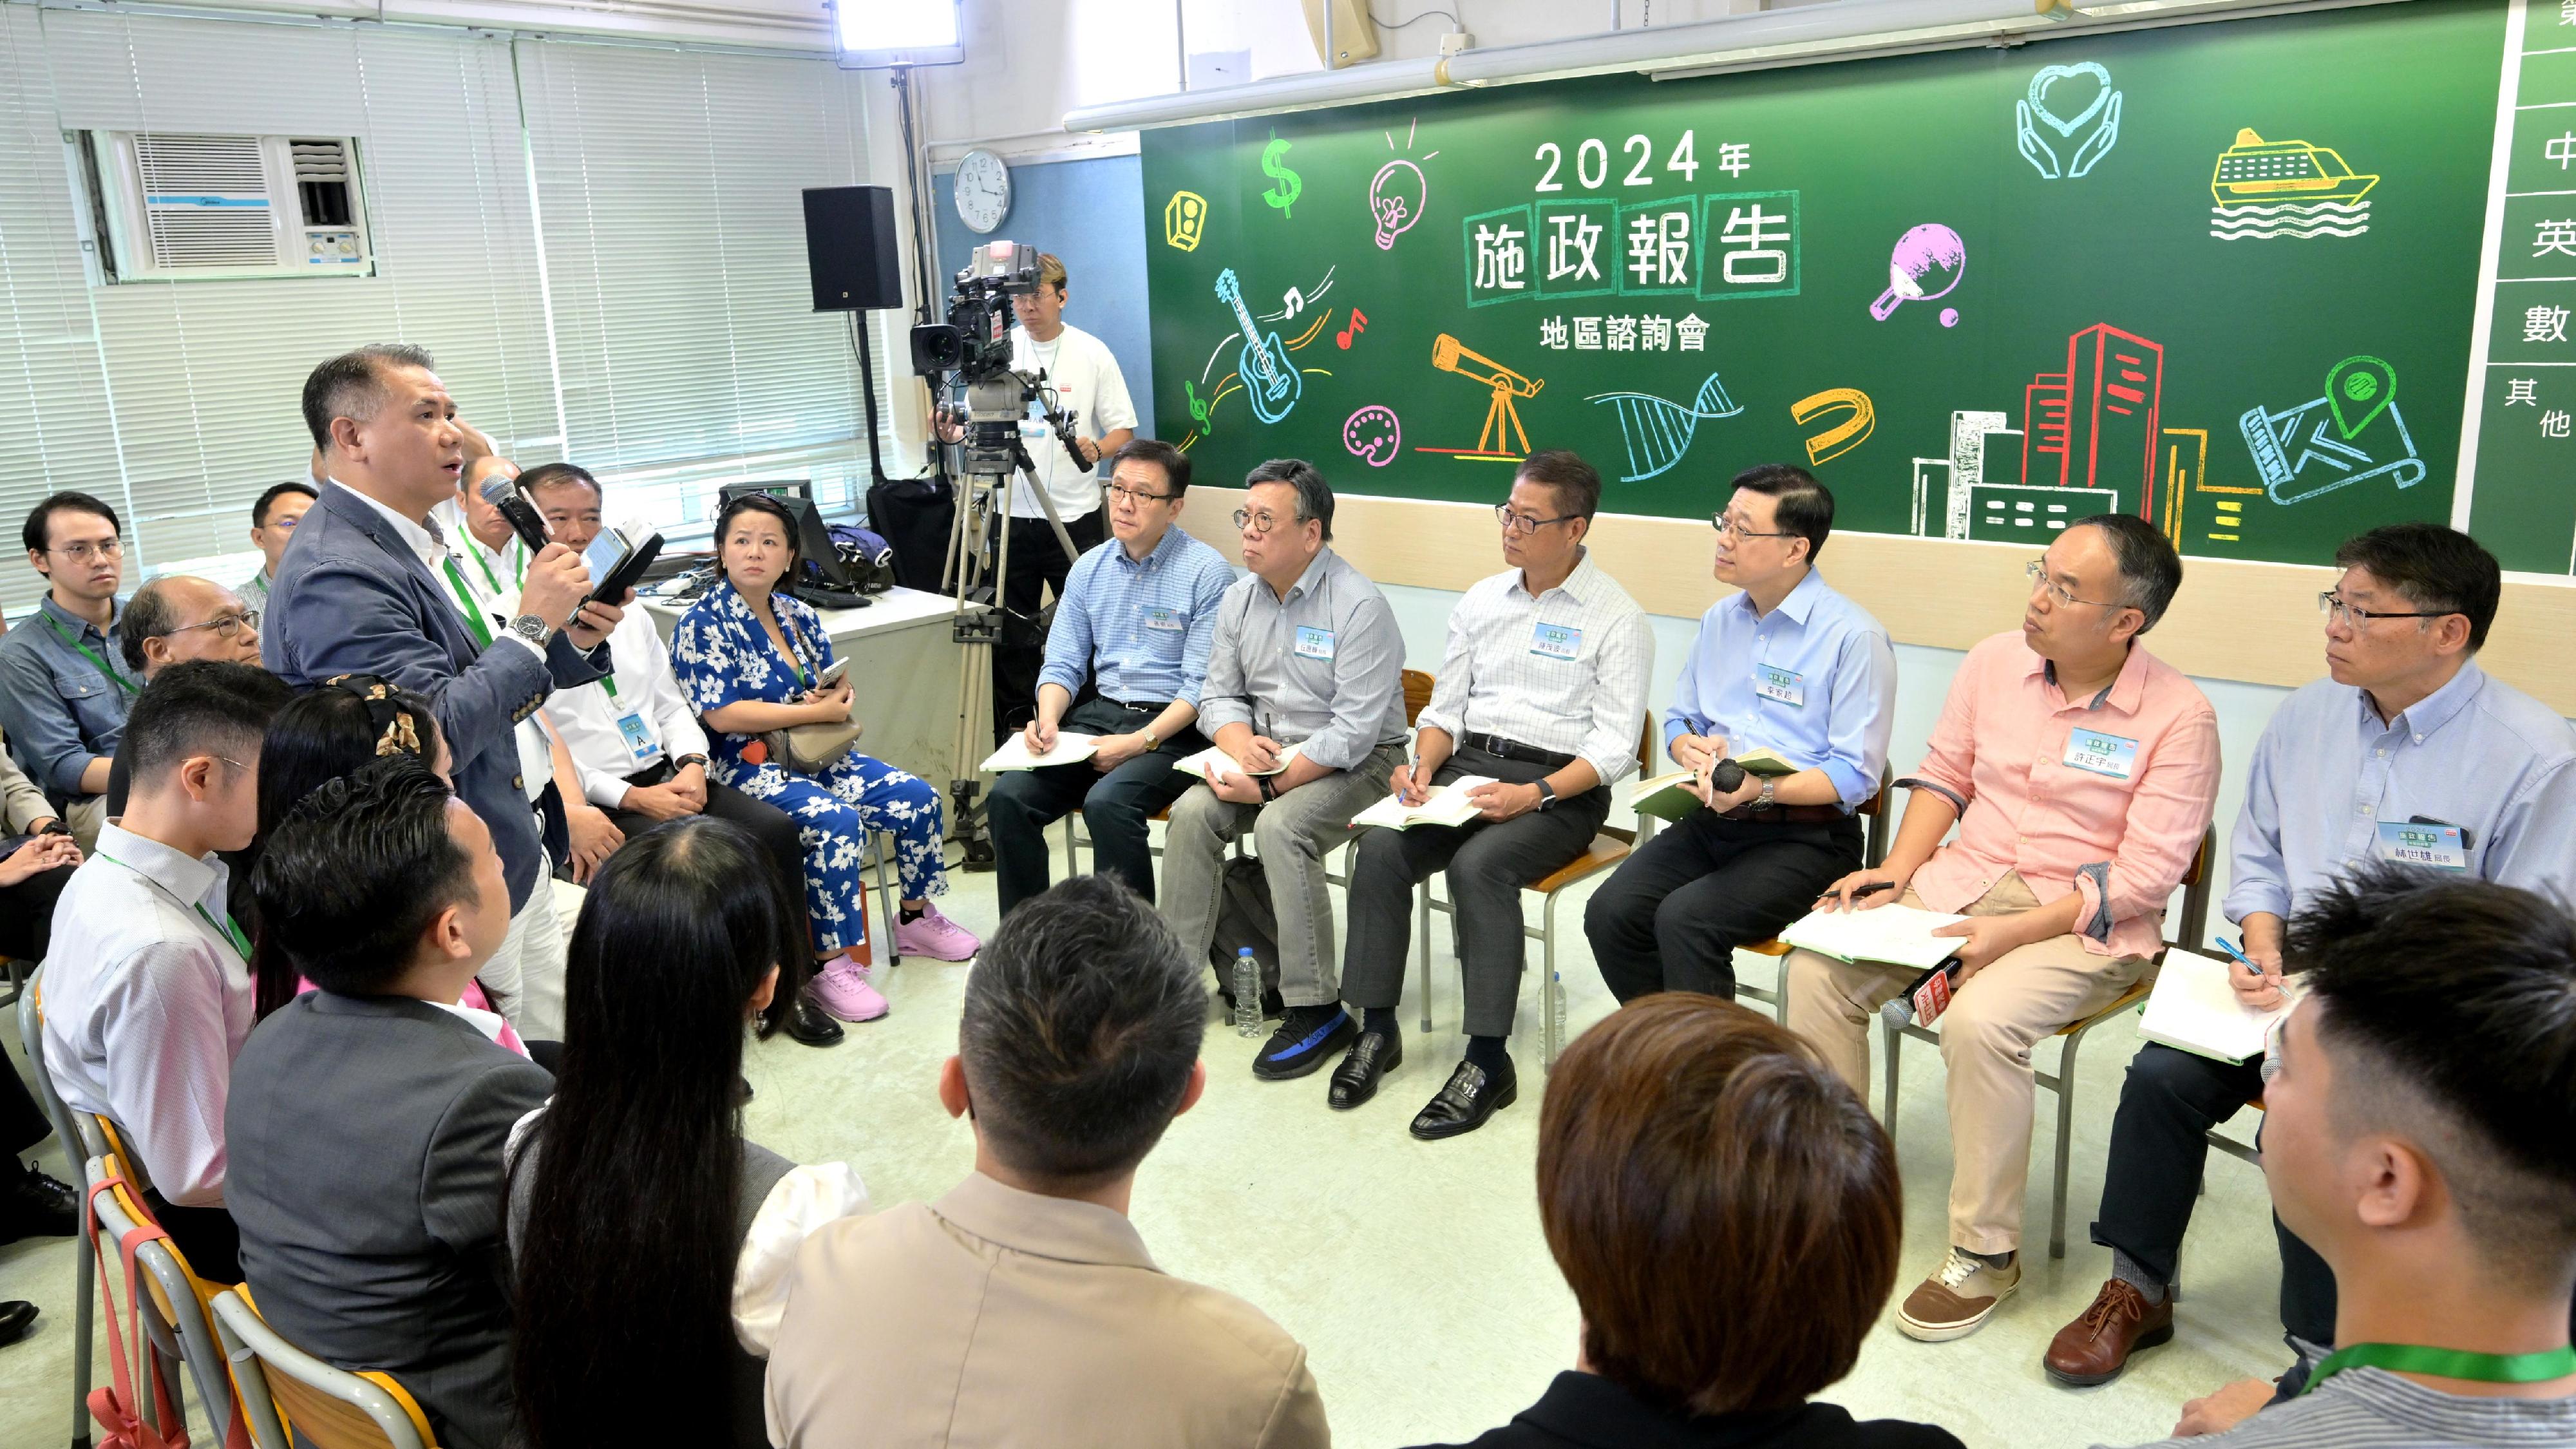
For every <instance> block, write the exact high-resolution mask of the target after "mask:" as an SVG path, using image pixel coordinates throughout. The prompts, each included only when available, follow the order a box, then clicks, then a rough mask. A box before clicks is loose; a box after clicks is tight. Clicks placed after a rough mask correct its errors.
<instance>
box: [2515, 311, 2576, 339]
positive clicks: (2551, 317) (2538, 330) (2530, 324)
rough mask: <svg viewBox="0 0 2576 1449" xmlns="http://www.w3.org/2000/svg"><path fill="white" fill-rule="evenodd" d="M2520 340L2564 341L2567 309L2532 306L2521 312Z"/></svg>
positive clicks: (2565, 337)
mask: <svg viewBox="0 0 2576 1449" xmlns="http://www.w3.org/2000/svg"><path fill="white" fill-rule="evenodd" d="M2522 340H2523V341H2525V342H2564V341H2566V340H2567V309H2566V308H2564V307H2548V306H2542V307H2533V308H2531V309H2529V310H2527V311H2525V312H2524V313H2523V314H2522Z"/></svg>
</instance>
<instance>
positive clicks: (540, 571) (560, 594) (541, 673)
mask: <svg viewBox="0 0 2576 1449" xmlns="http://www.w3.org/2000/svg"><path fill="white" fill-rule="evenodd" d="M429 367H430V358H429V354H428V353H427V352H424V351H422V350H421V349H419V348H417V347H406V346H399V345H394V346H375V347H362V348H359V349H358V350H357V351H355V352H350V353H345V354H343V355H341V356H339V357H335V358H332V359H331V360H329V361H328V362H325V363H323V364H322V365H321V366H319V367H316V368H315V369H313V373H312V375H311V376H310V377H309V378H307V379H306V380H305V384H304V421H305V425H306V426H307V427H309V428H310V429H311V430H312V432H313V440H314V442H315V443H316V444H317V445H318V446H320V447H321V448H322V449H323V450H324V452H323V456H324V459H325V461H326V462H327V463H328V464H329V469H330V474H331V478H330V482H329V483H327V484H326V485H324V487H323V489H322V496H321V498H320V500H319V501H318V502H316V503H315V504H314V506H313V508H312V510H311V511H310V512H309V513H307V514H306V515H305V516H304V520H303V521H302V522H301V523H299V524H298V525H297V526H296V530H295V537H294V539H293V541H291V542H290V543H289V544H288V545H287V548H286V554H285V557H284V558H283V559H281V560H280V561H279V564H278V572H277V582H276V584H275V585H274V586H273V587H272V588H271V590H270V599H271V603H270V609H269V616H268V620H267V625H268V628H269V630H270V632H271V635H272V638H271V639H270V641H269V652H270V663H271V667H273V668H274V669H275V670H276V671H277V673H278V674H279V675H280V676H281V677H282V678H284V679H285V680H286V682H287V683H289V684H292V685H295V686H297V687H298V688H306V687H310V686H312V685H314V684H317V683H320V682H321V681H323V680H326V679H329V678H331V677H332V676H334V675H340V674H374V675H381V676H383V677H384V678H385V679H388V680H390V681H392V682H393V683H395V684H398V685H400V686H402V687H403V688H405V689H410V690H416V691H418V692H419V693H421V694H424V695H427V696H428V697H429V700H430V707H431V711H432V712H433V713H434V714H436V715H437V717H438V727H439V730H440V732H441V733H443V734H444V735H446V737H447V749H448V754H449V757H450V770H451V772H452V774H453V777H454V779H455V781H456V793H457V796H458V797H459V798H460V799H462V800H464V801H465V803H466V804H468V805H470V806H472V807H473V809H474V813H475V814H477V815H480V816H482V817H483V823H484V824H485V825H486V826H488V827H490V829H491V832H492V841H493V844H494V845H495V846H496V847H497V848H498V849H499V850H500V852H501V865H502V868H503V870H504V872H505V873H506V874H507V876H508V878H509V883H510V912H511V916H512V920H513V926H514V930H513V933H512V938H511V940H510V942H508V943H507V944H505V945H504V947H503V949H502V950H501V951H500V952H499V953H498V954H497V955H496V956H495V957H494V961H493V966H492V969H491V970H490V971H488V972H487V973H486V974H485V977H484V983H483V984H484V986H485V987H486V988H487V989H489V990H492V991H495V992H496V993H497V994H498V995H499V996H500V998H501V1002H500V1004H501V1006H502V1010H503V1011H504V1013H505V1014H507V1015H508V1016H509V1017H510V1018H511V1020H512V1021H513V1022H516V1023H518V1024H519V1025H520V1027H521V1029H522V1033H523V1034H524V1035H526V1036H528V1037H530V1038H532V1039H533V1038H537V1037H554V1036H560V1035H561V1034H562V1022H561V1019H560V1014H559V1013H560V1009H561V1003H562V999H563V996H562V982H561V981H560V980H530V981H527V982H525V983H524V984H523V983H522V982H521V981H520V979H519V963H520V954H519V951H518V950H517V945H518V940H519V937H520V935H522V934H523V933H524V932H525V931H526V930H527V929H528V927H527V922H526V918H527V917H538V916H542V918H543V919H544V921H545V922H546V923H548V925H549V926H551V923H552V920H553V913H552V911H550V910H546V911H537V910H531V909H530V908H529V899H530V897H531V895H532V894H533V893H534V892H535V891H536V889H537V888H538V886H539V884H540V876H541V875H542V873H543V871H542V866H541V862H542V860H543V852H542V848H541V847H540V845H539V842H538V835H537V825H536V818H535V816H534V815H533V814H531V813H530V811H529V809H528V796H527V792H526V790H525V788H524V784H525V782H524V780H523V778H522V776H521V773H520V768H519V752H518V744H517V738H516V735H515V734H514V732H513V731H514V729H515V727H516V726H517V724H518V722H519V721H521V720H523V719H526V718H527V717H528V716H529V715H530V714H532V713H534V712H535V711H536V709H537V707H538V706H539V705H541V704H543V703H544V702H545V698H546V695H547V694H548V693H550V692H551V691H553V690H554V689H556V688H557V687H570V686H572V685H576V684H587V683H589V682H590V681H592V680H594V679H598V678H600V677H601V676H603V675H605V674H607V673H609V672H610V670H611V669H612V668H613V667H614V666H613V664H612V663H611V661H610V659H609V653H608V645H607V642H606V641H607V638H608V633H609V631H610V630H611V629H613V628H615V627H616V625H617V621H618V619H619V618H620V617H622V615H621V612H620V610H619V609H617V608H616V607H614V606H612V605H611V604H608V603H590V604H584V603H583V602H582V601H583V600H584V599H585V598H587V597H588V596H589V594H590V572H589V569H588V568H587V567H586V566H585V565H584V564H583V563H582V560H581V556H580V555H579V554H577V553H574V552H573V551H572V550H571V549H568V548H566V547H564V546H563V545H561V544H549V545H548V546H547V547H546V548H545V550H544V551H543V552H541V553H539V554H538V555H537V556H536V558H535V559H533V560H532V561H530V563H529V565H528V577H527V582H526V584H525V586H524V587H523V589H522V591H521V593H520V595H519V610H520V612H519V614H518V616H517V617H516V618H513V619H511V620H509V621H508V624H507V627H506V628H496V627H494V626H493V624H492V623H491V622H490V621H487V620H485V619H483V618H481V617H480V616H469V615H467V614H464V613H461V612H459V610H458V608H457V606H456V605H455V604H454V603H453V602H451V600H450V597H449V595H448V593H447V592H446V591H445V587H444V585H443V584H442V582H441V574H442V572H444V571H447V570H453V569H456V568H458V567H459V565H458V563H457V561H456V559H455V558H454V557H452V556H451V555H450V554H449V552H448V549H449V547H450V546H451V545H461V543H462V541H461V540H442V539H441V538H440V536H439V533H438V530H437V525H436V524H435V523H434V522H433V521H431V519H430V509H431V508H432V507H433V506H435V505H436V504H438V503H439V502H441V501H443V500H445V499H448V498H451V497H453V496H454V495H455V492H456V479H457V477H458V474H459V471H460V470H461V469H462V468H463V466H464V459H465V453H464V434H463V433H462V431H461V430H460V428H459V426H458V424H457V421H456V403H455V401H454V400H453V399H451V398H450V397H449V396H448V395H447V389H446V387H445V385H444V384H442V383H441V382H440V381H439V380H438V375H437V374H436V373H433V372H431V371H430V370H429ZM620 602H623V601H620ZM576 610H578V612H576ZM523 912H524V913H525V917H523V916H522V913H523ZM530 954H531V959H545V958H544V957H540V956H538V955H537V953H534V952H531V953H530ZM551 959H552V960H553V961H554V962H555V972H556V974H558V975H559V973H560V969H561V953H559V952H556V953H551ZM530 1003H535V1004H537V1005H538V1007H539V1010H538V1011H537V1012H536V1013H535V1014H534V1015H533V1016H531V1015H530V1014H529V1013H528V1012H527V1011H526V1010H525V1009H524V1008H525V1007H526V1006H527V1005H529V1004H530Z"/></svg>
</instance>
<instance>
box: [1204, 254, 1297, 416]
mask: <svg viewBox="0 0 2576 1449" xmlns="http://www.w3.org/2000/svg"><path fill="white" fill-rule="evenodd" d="M1216 294H1217V296H1218V297H1219V298H1221V299H1223V300H1224V301H1225V302H1226V303H1227V304H1228V305H1230V306H1232V307H1233V308H1234V321H1235V325H1236V326H1238V327H1241V328H1242V329H1243V359H1242V361H1240V362H1238V363H1237V364H1235V371H1236V372H1237V373H1239V374H1241V375H1242V377H1243V395H1244V397H1245V399H1246V400H1248V401H1249V402H1251V404H1252V414H1253V416H1255V417H1257V418H1259V419H1261V420H1262V421H1263V422H1265V423H1275V422H1277V421H1279V420H1280V419H1281V418H1284V417H1286V416H1288V410H1289V409H1291V408H1293V407H1295V406H1297V399H1298V397H1299V396H1300V395H1301V394H1303V393H1304V392H1305V390H1306V378H1305V375H1304V374H1303V373H1300V372H1299V371H1298V370H1297V364H1296V363H1294V362H1292V361H1290V360H1289V357H1288V346H1287V344H1286V343H1283V342H1281V341H1280V340H1279V334H1278V333H1276V332H1273V333H1271V334H1270V335H1269V336H1268V337H1264V336H1262V335H1261V331H1260V329H1259V328H1257V327H1255V326H1253V324H1252V309H1251V308H1249V307H1246V306H1244V305H1243V286H1242V284H1241V283H1239V282H1237V281H1235V279H1234V268H1232V267H1228V268H1226V269H1225V270H1224V271H1222V272H1219V273H1217V278H1216Z"/></svg>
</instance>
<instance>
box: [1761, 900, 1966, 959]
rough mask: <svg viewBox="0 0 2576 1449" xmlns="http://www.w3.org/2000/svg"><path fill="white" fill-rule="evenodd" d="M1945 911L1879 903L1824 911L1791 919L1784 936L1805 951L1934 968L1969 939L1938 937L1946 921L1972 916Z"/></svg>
mask: <svg viewBox="0 0 2576 1449" xmlns="http://www.w3.org/2000/svg"><path fill="white" fill-rule="evenodd" d="M1966 919H1967V917H1965V916H1953V915H1950V914H1948V913H1946V912H1943V911H1923V910H1917V909H1915V908H1914V907H1912V906H1893V905H1891V906H1876V907H1873V908H1871V909H1869V910H1865V911H1838V910H1823V911H1814V912H1810V913H1809V914H1808V915H1807V917H1806V918H1805V919H1804V920H1800V921H1794V922H1792V923H1790V926H1789V928H1788V929H1787V930H1784V931H1782V932H1781V933H1780V939H1781V940H1782V941H1783V942H1786V943H1787V944H1789V945H1792V946H1796V947H1799V948H1800V949H1802V950H1808V951H1816V952H1821V953H1822V954H1824V955H1827V956H1832V957H1835V958H1837V959H1839V960H1843V961H1885V962H1888V963H1890V964H1891V965H1896V966H1912V967H1914V968H1915V969H1917V970H1923V971H1928V970H1930V969H1931V968H1933V967H1935V966H1938V965H1940V964H1941V963H1942V962H1944V961H1946V960H1948V959H1950V955H1951V953H1953V952H1955V951H1957V950H1958V949H1959V948H1960V947H1961V946H1964V945H1966V944H1967V942H1966V941H1965V939H1963V938H1961V937H1958V936H1935V935H1933V934H1932V932H1933V931H1934V930H1935V929H1936V928H1938V927H1941V926H1947V925H1952V924H1954V923H1956V922H1959V921H1964V920H1966Z"/></svg>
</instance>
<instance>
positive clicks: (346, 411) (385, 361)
mask: <svg viewBox="0 0 2576 1449" xmlns="http://www.w3.org/2000/svg"><path fill="white" fill-rule="evenodd" d="M432 365H433V364H432V363H431V361H430V357H429V349H428V348H426V347H414V346H412V345H411V344H410V343H408V342H374V343H369V344H368V345H367V346H364V347H359V348H354V349H352V350H350V351H348V352H343V353H341V354H340V355H339V356H337V357H334V358H330V359H328V360H326V361H324V362H323V363H322V364H321V365H320V366H318V367H316V368H314V369H313V371H312V372H311V373H310V374H308V375H307V376H306V377H305V379H304V428H305V431H307V432H309V433H311V434H312V435H313V446H315V447H317V448H328V447H330V446H331V420H332V419H333V418H354V419H356V420H357V421H359V422H362V423H363V422H365V421H366V420H367V419H369V418H372V417H374V416H375V415H376V409H377V408H379V407H382V406H383V405H384V401H385V369H386V368H388V367H429V366H432Z"/></svg>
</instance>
